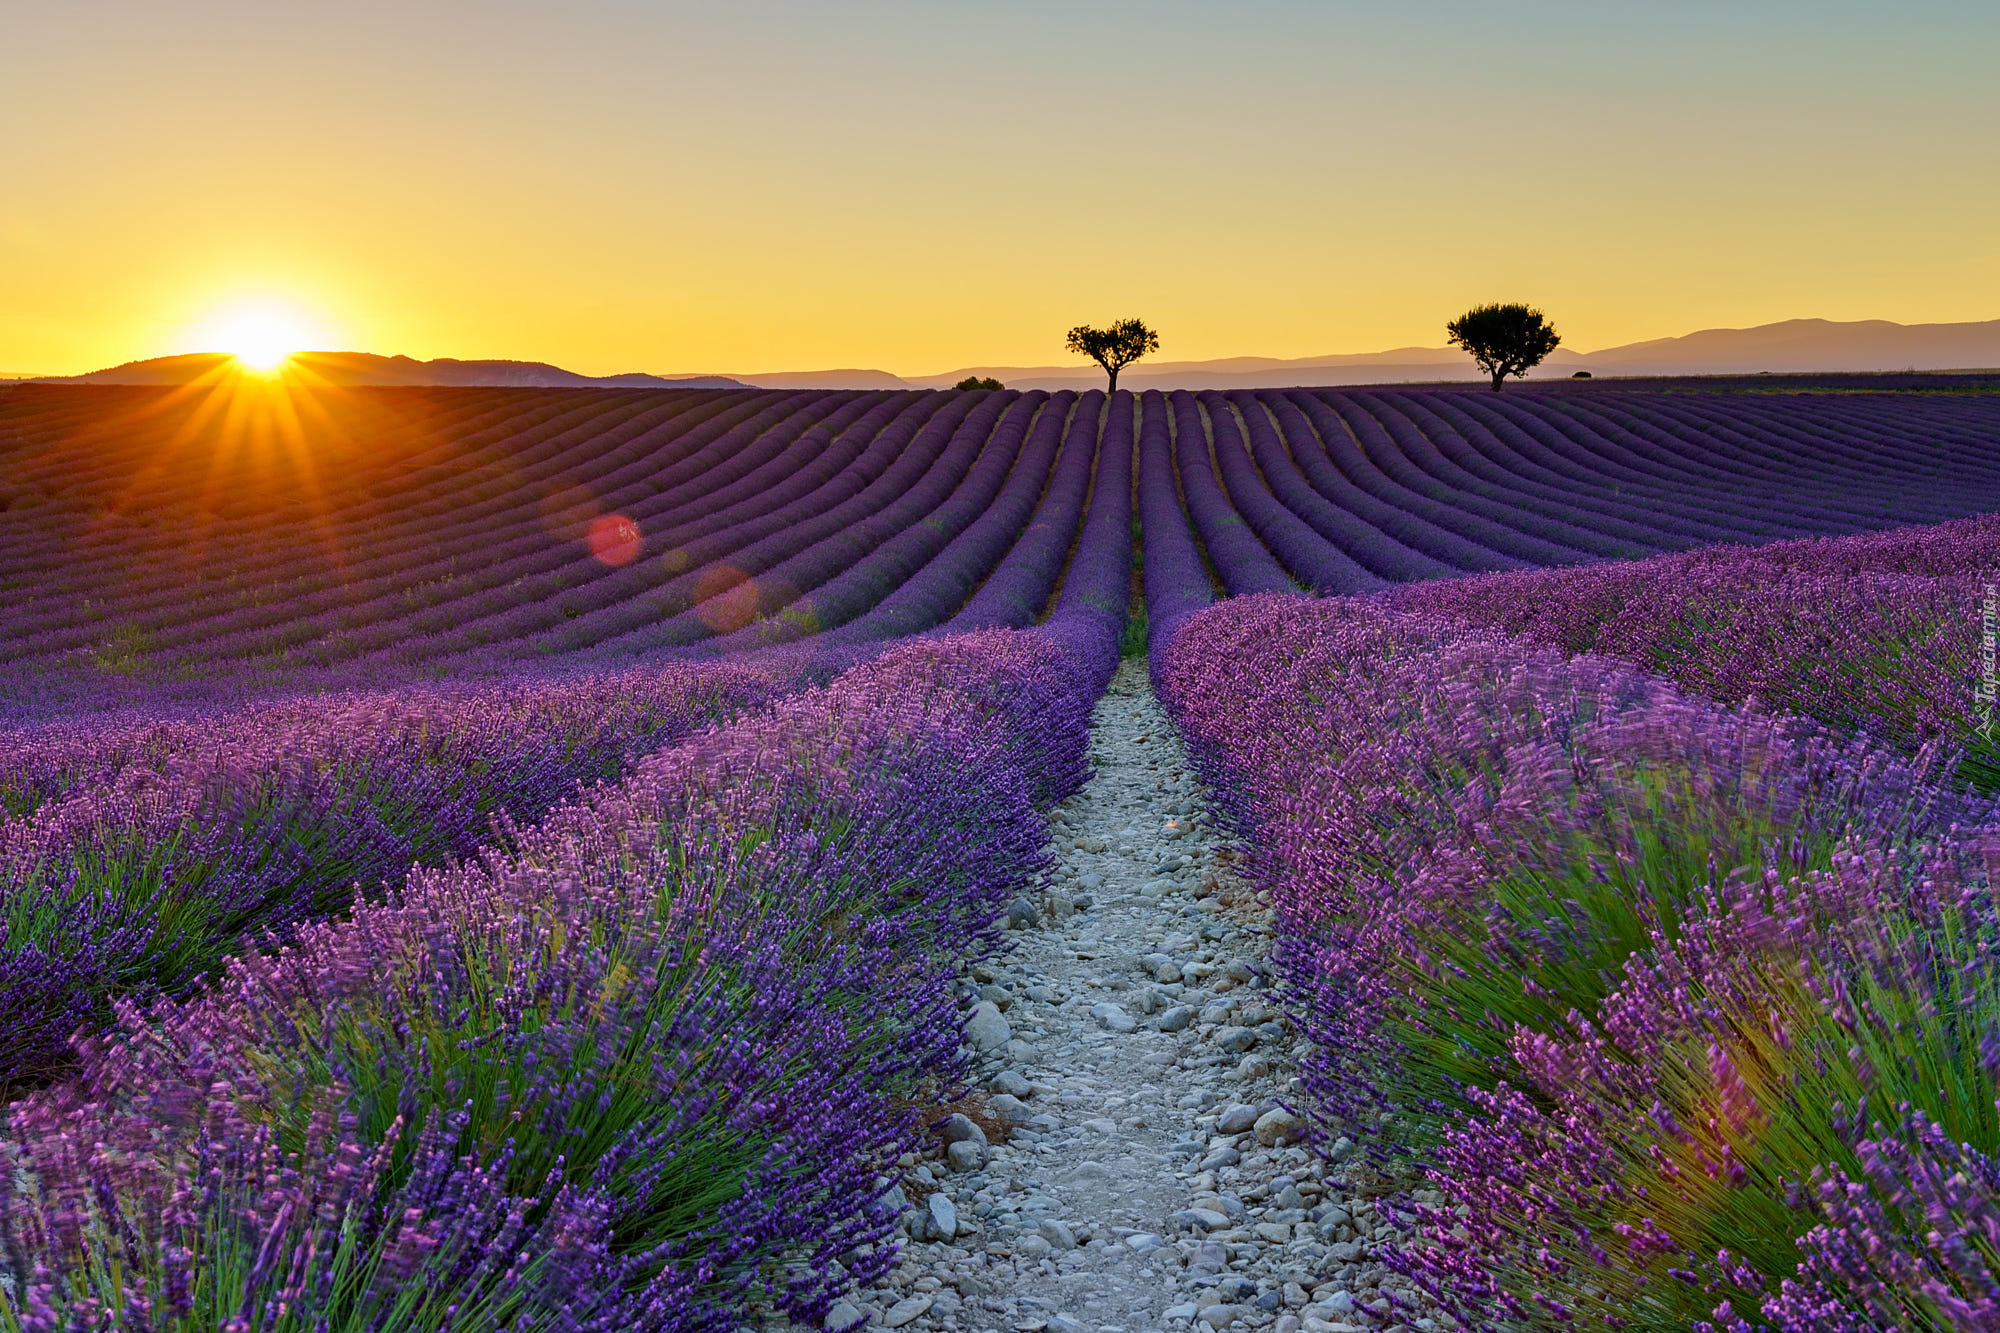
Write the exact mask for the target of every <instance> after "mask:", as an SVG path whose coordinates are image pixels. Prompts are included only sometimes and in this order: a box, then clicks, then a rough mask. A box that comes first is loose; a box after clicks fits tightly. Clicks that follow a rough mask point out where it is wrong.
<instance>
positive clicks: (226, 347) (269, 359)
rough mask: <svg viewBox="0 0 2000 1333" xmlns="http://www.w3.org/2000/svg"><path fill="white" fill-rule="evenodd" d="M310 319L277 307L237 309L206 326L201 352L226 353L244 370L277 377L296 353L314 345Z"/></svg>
mask: <svg viewBox="0 0 2000 1333" xmlns="http://www.w3.org/2000/svg"><path fill="white" fill-rule="evenodd" d="M314 336H315V335H314V332H313V330H312V328H311V327H310V324H309V322H308V321H307V320H305V319H303V318H301V317H300V316H299V315H297V314H296V313H294V312H292V311H290V310H286V309H283V308H281V307H276V306H268V305H259V306H245V307H237V308H235V309H232V310H229V311H226V312H224V313H223V314H221V315H219V316H217V317H216V318H215V319H213V320H212V321H210V322H209V323H207V324H206V325H205V326H204V327H203V328H202V329H201V332H200V334H199V336H198V338H197V339H196V347H197V349H198V350H201V351H213V352H227V353H229V354H230V355H231V356H233V357H234V358H235V359H236V363H237V365H238V366H240V367H241V368H242V369H244V370H247V371H251V372H253V373H255V374H258V375H272V374H276V373H277V372H278V371H279V370H280V369H282V368H283V367H284V365H285V362H286V361H288V360H290V359H291V357H292V355H293V353H295V352H299V351H302V350H304V349H305V348H307V347H309V346H311V345H312V340H313V338H314Z"/></svg>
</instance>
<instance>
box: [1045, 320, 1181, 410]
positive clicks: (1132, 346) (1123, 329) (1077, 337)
mask: <svg viewBox="0 0 2000 1333" xmlns="http://www.w3.org/2000/svg"><path fill="white" fill-rule="evenodd" d="M1067 346H1068V347H1069V350H1070V351H1072V352H1081V353H1083V354H1084V355H1085V356H1087V357H1089V358H1090V359H1091V360H1092V361H1095V362H1096V363H1097V364H1098V365H1100V366H1103V367H1104V369H1105V372H1106V373H1107V374H1109V375H1110V376H1111V392H1112V393H1117V392H1118V372H1119V371H1121V370H1123V369H1124V368H1125V367H1127V366H1129V365H1131V364H1132V363H1133V362H1134V361H1137V360H1138V359H1139V358H1140V357H1142V356H1144V355H1146V353H1148V352H1157V351H1159V350H1160V335H1159V334H1157V333H1155V332H1153V331H1152V330H1151V329H1149V328H1147V327H1146V326H1145V325H1144V324H1142V323H1140V322H1139V321H1138V320H1136V319H1121V320H1119V321H1118V322H1117V323H1116V324H1113V325H1112V326H1111V327H1110V328H1108V329H1093V328H1091V327H1090V325H1088V324H1079V325H1077V326H1076V327H1075V328H1073V329H1071V330H1070V331H1069V342H1068V344H1067Z"/></svg>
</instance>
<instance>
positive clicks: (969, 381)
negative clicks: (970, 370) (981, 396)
mask: <svg viewBox="0 0 2000 1333" xmlns="http://www.w3.org/2000/svg"><path fill="white" fill-rule="evenodd" d="M951 387H952V388H954V389H1004V388H1006V387H1007V386H1006V385H1004V384H1002V383H1001V382H1000V381H999V380H996V379H994V378H993V377H992V376H991V375H988V376H986V377H985V378H983V379H982V378H981V377H980V376H978V375H967V376H966V377H965V378H964V379H962V380H960V381H959V382H958V383H956V384H954V385H952V386H951Z"/></svg>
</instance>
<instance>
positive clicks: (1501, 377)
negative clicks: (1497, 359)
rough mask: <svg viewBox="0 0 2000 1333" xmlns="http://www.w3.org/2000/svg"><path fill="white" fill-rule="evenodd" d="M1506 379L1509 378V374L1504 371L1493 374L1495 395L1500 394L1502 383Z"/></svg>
mask: <svg viewBox="0 0 2000 1333" xmlns="http://www.w3.org/2000/svg"><path fill="white" fill-rule="evenodd" d="M1506 378H1507V372H1506V371H1504V370H1496V371H1494V372H1493V392H1495V393H1499V392H1500V381H1501V380H1504V379H1506Z"/></svg>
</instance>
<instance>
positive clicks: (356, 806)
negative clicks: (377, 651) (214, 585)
mask: <svg viewBox="0 0 2000 1333" xmlns="http://www.w3.org/2000/svg"><path fill="white" fill-rule="evenodd" d="M781 686H782V682H781V681H778V680H774V679H772V678H771V677H770V675H769V674H768V673H767V672H761V671H758V670H754V669H750V668H746V667H739V666H727V665H719V664H718V665H715V666H708V667H694V666H688V665H677V664H669V665H665V666H654V667H645V668H636V669H633V670H630V671H626V672H622V673H617V674H600V675H596V676H579V675H575V674H570V675H567V676H564V677H560V678H556V679H552V680H547V681H519V682H508V683H501V684H496V685H492V686H488V687H484V688H478V687H446V688H433V689H431V690H427V691H423V690H417V691H403V692H398V693H394V694H374V695H368V694H343V695H333V696H324V697H317V698H309V699H300V700H295V701H291V702H286V703H269V704H261V705H250V706H246V707H243V708H239V709H234V710H227V711H223V712H219V713H216V714H212V715H209V716H206V717H197V718H191V719H184V720H178V721H161V722H152V721H146V720H143V719H137V720H128V721H125V722H121V723H110V724H105V723H100V722H95V721H89V720H84V721H72V722H68V723H65V724H61V725H54V726H48V727H43V728H40V729H37V730H36V731H33V732H28V733H17V734H15V735H12V736H9V737H6V738H5V742H4V745H5V748H4V757H0V774H4V776H0V801H4V805H5V807H6V808H7V809H8V810H9V811H10V812H11V817H9V818H7V819H5V820H4V822H0V910H3V911H4V916H0V922H4V925H0V997H4V999H0V1002H4V1004H5V1006H6V1009H7V1013H8V1021H7V1023H6V1024H5V1025H4V1029H3V1030H0V1088H9V1087H20V1086H24V1085H26V1084H30V1083H32V1082H35V1081H38V1080H41V1079H45V1078H48V1077H51V1076H53V1075H55V1074H57V1073H60V1072H61V1071H62V1070H64V1069H66V1068H67V1067H68V1066H69V1064H70V1061H71V1057H72V1047H71V1038H72V1037H73V1036H74V1035H75V1034H76V1033H77V1032H78V1031H79V1030H83V1029H89V1028H94V1027H99V1026H102V1025H103V1023H104V1022H105V1021H106V1020H107V1019H108V1018H109V1015H110V1012H111V1006H112V1004H113V1003H114V1002H115V1001H117V1000H118V999H119V998H120V997H127V996H129V997H141V998H143V997H145V996H148V995H153V994H158V993H161V992H165V993H168V994H173V993H182V992H185V991H186V990H187V989H188V988H189V987H190V986H192V985H194V984H196V983H198V982H199V981H200V980H201V979H202V978H203V977H205V976H207V975H209V974H210V973H212V972H213V970H214V969H215V968H216V967H218V966H219V965H220V964H221V962H222V960H223V958H224V957H225V956H227V955H228V954H230V953H232V952H235V951H236V950H237V949H239V948H241V947H243V946H244V945H245V944H246V943H247V942H249V941H251V940H254V939H256V938H258V937H260V936H263V935H265V934H267V933H271V932H276V933H278V934H279V935H281V936H282V935H285V934H288V933H290V932H291V931H292V930H293V929H295V928H296V927H298V926H299V925H301V924H303V923H305V922H308V921H313V920H317V919H321V918H324V917H327V916H329V915H332V914H334V913H336V912H338V911H340V910H343V909H344V908H345V907H346V906H347V905H348V903H349V901H350V900H351V899H352V897H353V896H354V894H355V893H356V891H357V890H360V891H362V892H364V893H365V892H367V891H370V890H373V889H376V888H377V886H379V885H380V884H381V883H382V882H383V881H384V880H387V879H392V878H397V877H400V876H401V875H402V874H403V873H404V872H405V871H406V870H407V869H408V868H409V867H410V866H411V865H412V864H413V863H430V864H436V863H439V862H441V861H443V860H445V859H447V858H450V857H456V856H464V855H467V854H469V853H471V852H472V851H473V850H475V849H476V848H477V847H479V846H480V845H482V844H483V843H485V842H486V841H487V840H488V839H489V838H490V837H491V835H492V829H493V821H494V820H495V819H496V818H511V819H534V818H538V817H539V816H540V815H541V814H542V813H543V812H544V811H546V810H547V809H549V808H550V807H551V806H553V805H554V804H556V803H557V802H559V801H561V800H563V799H565V798H566V797H568V796H570V795H571V794H573V793H574V792H575V791H576V790H577V788H578V785H579V784H589V783H595V782H599V781H604V780H607V779H615V778H617V777H618V776H620V775H621V774H622V773H623V772H624V771H625V770H626V769H627V768H628V767H629V765H630V764H631V763H632V762H633V761H634V760H635V759H637V758H638V757H639V756H641V755H643V754H645V753H647V752H649V751H651V750H653V749H656V748H658V747H659V746H660V745H662V744H665V743H667V742H668V741H671V740H673V739H675V738H677V737H680V736H683V735H686V734H688V733H689V732H691V731H693V730H695V729H696V728H699V727H701V726H703V725H705V724H707V723H710V722H713V721H715V720H717V719H719V718H722V717H726V716H729V715H730V714H732V713H734V712H736V711H738V710H741V709H743V708H748V707H752V706H755V705H756V704H757V703H759V702H760V701H761V700H763V699H764V698H766V697H768V696H769V695H770V694H771V693H772V692H773V691H774V690H775V689H778V688H780V687H781Z"/></svg>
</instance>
